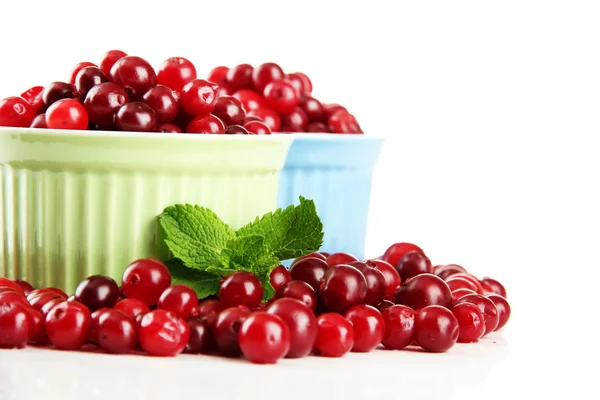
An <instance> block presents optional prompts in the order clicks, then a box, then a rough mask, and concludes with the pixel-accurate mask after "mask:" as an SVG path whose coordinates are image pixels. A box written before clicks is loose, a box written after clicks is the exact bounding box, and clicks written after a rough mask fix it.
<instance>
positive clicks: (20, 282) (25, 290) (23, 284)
mask: <svg viewBox="0 0 600 400" xmlns="http://www.w3.org/2000/svg"><path fill="white" fill-rule="evenodd" d="M14 282H15V283H16V284H17V285H18V286H19V287H20V288H21V291H22V292H23V295H24V296H28V295H29V293H31V292H33V286H31V284H30V283H29V282H27V281H23V280H19V279H17V280H16V281H14Z"/></svg>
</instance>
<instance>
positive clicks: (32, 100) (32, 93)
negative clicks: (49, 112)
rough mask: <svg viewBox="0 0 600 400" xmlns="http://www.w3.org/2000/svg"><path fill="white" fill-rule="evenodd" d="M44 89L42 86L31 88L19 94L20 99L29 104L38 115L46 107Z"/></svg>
mask: <svg viewBox="0 0 600 400" xmlns="http://www.w3.org/2000/svg"><path fill="white" fill-rule="evenodd" d="M43 95H44V87H43V86H33V87H31V88H29V89H27V90H26V91H24V92H23V93H21V98H22V99H23V100H25V101H26V102H28V103H29V104H31V106H32V107H33V110H34V111H35V112H36V113H37V114H39V113H41V112H42V111H43V110H44V108H45V107H46V105H45V104H44V98H43Z"/></svg>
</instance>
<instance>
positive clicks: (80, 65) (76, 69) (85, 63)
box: [69, 61, 102, 85]
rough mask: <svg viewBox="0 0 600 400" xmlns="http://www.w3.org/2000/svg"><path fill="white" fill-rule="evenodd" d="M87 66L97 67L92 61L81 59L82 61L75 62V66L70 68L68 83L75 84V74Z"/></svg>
mask: <svg viewBox="0 0 600 400" xmlns="http://www.w3.org/2000/svg"><path fill="white" fill-rule="evenodd" d="M87 67H94V68H97V67H98V66H97V65H96V64H94V63H92V62H89V61H83V62H80V63H77V64H75V66H74V67H73V69H72V70H71V75H70V78H69V83H70V84H71V85H75V82H77V74H79V71H81V70H82V69H84V68H87ZM101 72H102V71H101Z"/></svg>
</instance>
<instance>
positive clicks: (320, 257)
mask: <svg viewBox="0 0 600 400" xmlns="http://www.w3.org/2000/svg"><path fill="white" fill-rule="evenodd" d="M305 258H318V259H320V260H323V261H325V260H327V257H326V256H324V255H323V254H321V253H318V252H316V251H315V252H312V253H310V254H306V255H304V256H300V257H298V258H296V259H294V261H292V264H291V265H290V268H291V267H292V266H293V265H294V264H296V263H297V262H298V261H300V260H304V259H305Z"/></svg>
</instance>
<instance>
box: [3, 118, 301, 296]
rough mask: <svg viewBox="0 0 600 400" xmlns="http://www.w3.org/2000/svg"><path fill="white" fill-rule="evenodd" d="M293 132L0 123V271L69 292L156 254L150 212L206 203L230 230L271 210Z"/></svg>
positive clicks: (155, 232) (117, 275) (159, 253)
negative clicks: (193, 131) (103, 129)
mask: <svg viewBox="0 0 600 400" xmlns="http://www.w3.org/2000/svg"><path fill="white" fill-rule="evenodd" d="M292 140H293V137H292V135H269V136H243V135H193V134H164V133H134V132H97V131H58V130H49V129H48V130H47V129H22V128H3V127H2V128H0V179H1V182H2V184H1V186H0V201H1V202H2V213H1V215H0V218H1V220H0V222H1V223H2V230H1V231H0V243H1V247H0V261H1V263H2V265H0V275H3V276H6V277H9V278H12V279H25V280H27V281H29V282H30V283H31V284H32V285H34V286H35V287H44V286H55V287H59V288H61V289H63V290H66V291H67V292H73V291H74V289H75V287H76V286H77V284H78V283H79V282H80V281H81V280H82V279H84V278H85V277H87V276H89V275H94V274H103V275H108V276H112V277H113V278H114V279H116V280H117V281H120V279H121V275H122V273H123V270H124V269H125V268H126V267H127V265H129V263H131V262H132V261H133V260H135V259H138V258H142V257H161V256H162V255H164V254H163V253H162V252H163V249H164V247H163V246H162V245H161V243H160V240H159V238H158V225H157V222H156V216H157V215H158V214H160V213H161V212H162V210H163V209H164V208H165V207H167V206H169V205H172V204H175V203H190V204H200V205H202V206H205V207H209V208H210V209H212V210H213V211H215V212H216V213H217V215H219V216H220V217H221V218H222V219H223V220H224V221H225V222H226V223H228V224H229V225H230V226H231V227H232V228H234V229H236V228H238V227H240V226H242V225H244V224H246V223H247V222H249V221H251V220H253V219H254V218H255V217H256V216H257V215H262V214H264V213H266V212H269V211H272V210H274V209H275V207H276V204H277V190H278V179H279V171H280V170H281V169H282V167H283V164H284V161H285V158H286V155H287V152H288V149H289V147H290V144H291V142H292Z"/></svg>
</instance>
